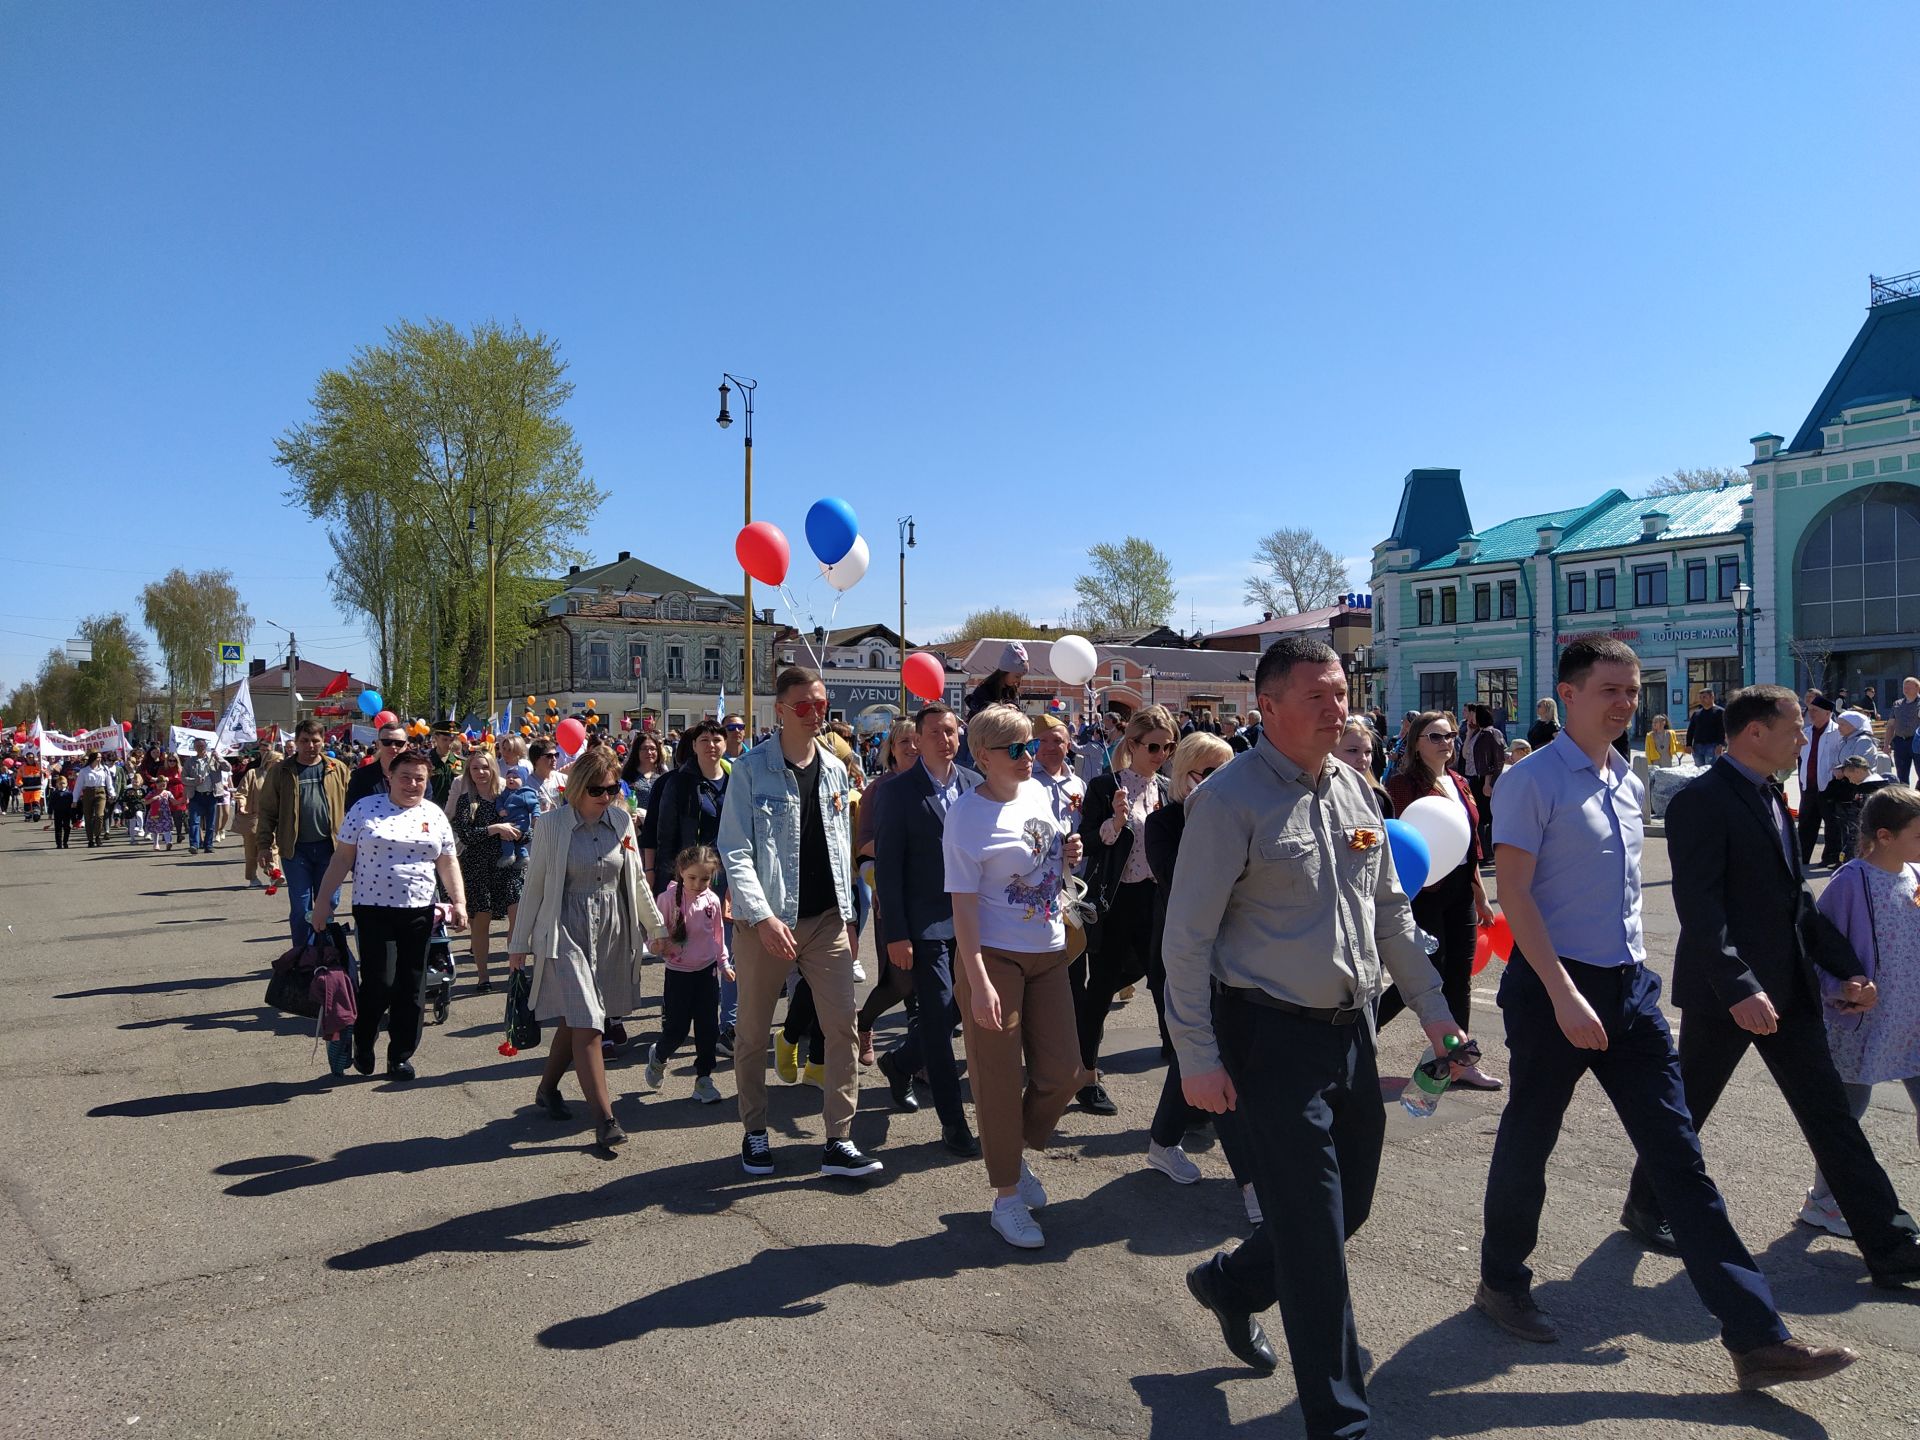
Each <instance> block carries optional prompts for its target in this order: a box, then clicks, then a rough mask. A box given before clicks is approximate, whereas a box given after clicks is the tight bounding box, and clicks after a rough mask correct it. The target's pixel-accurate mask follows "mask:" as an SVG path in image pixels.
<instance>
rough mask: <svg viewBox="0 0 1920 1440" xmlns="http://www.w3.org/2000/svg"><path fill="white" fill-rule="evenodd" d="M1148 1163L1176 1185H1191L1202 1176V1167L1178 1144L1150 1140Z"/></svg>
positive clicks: (1148, 1144)
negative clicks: (1163, 1143) (1189, 1157)
mask: <svg viewBox="0 0 1920 1440" xmlns="http://www.w3.org/2000/svg"><path fill="white" fill-rule="evenodd" d="M1147 1164H1149V1165H1151V1166H1152V1167H1153V1168H1154V1169H1156V1170H1158V1171H1159V1172H1160V1173H1161V1174H1162V1175H1165V1176H1166V1177H1167V1178H1168V1179H1170V1180H1172V1181H1173V1182H1174V1184H1176V1185H1191V1184H1193V1182H1194V1181H1196V1180H1198V1179H1199V1178H1200V1167H1199V1166H1198V1165H1196V1164H1194V1163H1193V1161H1191V1160H1189V1159H1188V1158H1187V1152H1186V1151H1184V1150H1182V1149H1181V1148H1180V1147H1179V1146H1178V1145H1161V1144H1157V1143H1156V1142H1154V1141H1152V1140H1149V1141H1148V1142H1147Z"/></svg>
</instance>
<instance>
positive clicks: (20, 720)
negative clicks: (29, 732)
mask: <svg viewBox="0 0 1920 1440" xmlns="http://www.w3.org/2000/svg"><path fill="white" fill-rule="evenodd" d="M39 713H40V687H39V686H37V685H35V684H34V683H33V681H31V680H22V681H21V682H20V683H19V684H18V685H16V686H14V687H13V689H11V690H9V691H8V692H7V698H6V701H5V702H4V703H0V720H5V721H6V722H7V725H8V727H9V728H11V727H12V726H15V725H20V724H24V723H25V722H27V721H30V720H32V719H33V717H34V716H36V715H38V714H39Z"/></svg>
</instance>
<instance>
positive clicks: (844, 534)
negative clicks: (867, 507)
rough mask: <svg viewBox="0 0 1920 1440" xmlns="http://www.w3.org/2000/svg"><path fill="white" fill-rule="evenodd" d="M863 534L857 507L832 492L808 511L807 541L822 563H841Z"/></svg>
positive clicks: (817, 501) (814, 503) (815, 502)
mask: <svg viewBox="0 0 1920 1440" xmlns="http://www.w3.org/2000/svg"><path fill="white" fill-rule="evenodd" d="M859 534H860V521H859V519H858V518H857V517H856V516H855V515H854V513H853V507H852V506H851V505H849V504H847V502H846V501H844V500H836V499H835V498H834V497H833V496H831V495H829V496H828V497H827V498H826V499H824V500H816V501H814V502H813V508H812V509H811V510H809V511H807V544H808V545H810V546H811V547H813V553H814V554H815V555H817V556H818V557H819V558H820V563H821V564H822V565H838V564H839V563H840V562H841V561H842V560H844V559H846V558H847V552H848V551H849V550H851V549H853V542H854V540H855V539H857V538H858V537H859Z"/></svg>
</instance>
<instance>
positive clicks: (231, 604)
mask: <svg viewBox="0 0 1920 1440" xmlns="http://www.w3.org/2000/svg"><path fill="white" fill-rule="evenodd" d="M140 613H141V616H142V618H143V619H145V621H146V622H147V628H148V629H149V630H151V631H153V634H154V638H155V639H157V640H158V641H159V642H160V658H161V662H162V664H163V665H164V666H165V667H166V672H167V719H168V722H169V723H172V721H173V720H174V718H175V716H176V714H177V711H178V706H179V702H180V700H181V699H183V698H185V699H190V700H204V699H208V698H210V696H211V693H212V690H213V679H214V659H213V656H214V647H215V646H216V645H218V644H219V643H220V642H221V641H222V640H238V641H240V642H241V643H242V644H245V643H246V641H247V640H248V639H250V638H251V637H252V635H253V617H252V616H251V615H249V614H248V613H247V607H246V605H245V604H243V603H242V602H241V599H240V592H239V591H238V590H236V589H235V588H234V584H233V572H232V571H230V570H200V571H197V572H195V573H194V574H191V575H189V574H188V573H187V572H186V571H184V570H182V569H179V568H178V567H175V568H174V569H172V570H170V571H168V572H167V574H166V575H165V576H164V577H162V578H161V579H159V580H155V581H153V582H152V583H151V584H149V585H147V587H146V588H145V589H143V590H142V591H141V592H140Z"/></svg>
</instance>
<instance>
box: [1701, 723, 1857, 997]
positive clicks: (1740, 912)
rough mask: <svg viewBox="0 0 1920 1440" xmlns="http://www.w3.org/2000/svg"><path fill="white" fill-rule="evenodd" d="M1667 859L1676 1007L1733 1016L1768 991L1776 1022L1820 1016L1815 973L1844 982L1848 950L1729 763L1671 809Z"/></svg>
mask: <svg viewBox="0 0 1920 1440" xmlns="http://www.w3.org/2000/svg"><path fill="white" fill-rule="evenodd" d="M1667 854H1668V857H1669V859H1670V860H1671V861H1672V865H1673V908H1674V910H1675V911H1676V912H1677V913H1678V915H1679V917H1680V945H1679V949H1678V951H1677V952H1676V953H1675V955H1674V962H1673V1002H1674V1004H1676V1005H1678V1006H1679V1007H1680V1008H1681V1009H1682V1010H1686V1009H1689V1008H1691V1007H1692V1006H1695V1005H1702V1006H1708V1005H1713V1006H1719V1007H1721V1008H1722V1009H1730V1008H1731V1007H1733V1006H1734V1005H1737V1004H1739V1003H1740V1001H1742V1000H1745V999H1746V998H1747V997H1749V996H1751V995H1756V994H1758V993H1759V992H1760V991H1762V990H1764V991H1766V993H1767V996H1768V998H1769V999H1770V1000H1772V1001H1773V1007H1774V1009H1775V1010H1777V1011H1779V1012H1780V1013H1781V1014H1783V1015H1784V1014H1788V1013H1790V1012H1792V1011H1794V1010H1801V1009H1809V1008H1810V1009H1813V1010H1815V1011H1817V1010H1818V1007H1819V1005H1820V991H1819V986H1818V984H1817V982H1816V981H1815V978H1814V967H1815V966H1819V967H1820V968H1821V969H1824V970H1827V971H1829V972H1830V973H1832V974H1834V975H1837V976H1839V977H1841V978H1842V979H1850V978H1851V977H1853V976H1854V975H1857V974H1858V973H1859V972H1860V966H1859V963H1858V962H1857V961H1856V960H1855V959H1854V955H1853V947H1852V946H1850V945H1849V944H1848V943H1847V941H1846V938H1845V937H1844V936H1842V935H1841V934H1840V932H1839V931H1838V930H1837V929H1835V928H1834V926H1833V923H1832V922H1831V921H1829V920H1828V919H1827V918H1826V917H1825V916H1824V915H1822V914H1821V913H1820V912H1819V910H1818V909H1817V908H1816V907H1815V905H1814V900H1813V895H1812V893H1811V892H1810V891H1809V890H1808V889H1807V883H1806V877H1805V875H1804V874H1802V872H1801V868H1800V849H1799V846H1798V845H1797V844H1796V845H1794V846H1793V847H1792V850H1791V852H1790V853H1789V851H1788V850H1786V849H1785V848H1783V846H1782V841H1781V830H1780V824H1779V820H1778V819H1777V817H1776V816H1773V815H1769V814H1768V806H1767V804H1766V801H1765V800H1764V799H1763V797H1762V796H1761V794H1760V792H1759V790H1758V789H1757V788H1756V787H1755V786H1754V784H1753V782H1752V781H1750V780H1748V779H1747V777H1746V776H1744V775H1742V774H1741V773H1740V772H1739V771H1738V770H1736V769H1735V768H1734V767H1733V765H1732V764H1731V763H1729V762H1728V761H1727V760H1725V759H1721V760H1718V761H1716V762H1714V765H1713V767H1712V768H1711V769H1710V770H1708V771H1707V773H1706V774H1704V775H1702V776H1701V777H1700V778H1699V779H1697V780H1695V781H1694V782H1693V783H1692V784H1690V785H1688V786H1687V787H1686V788H1685V789H1683V790H1681V791H1680V792H1679V794H1677V795H1675V796H1674V797H1673V799H1672V801H1671V802H1669V804H1668V805H1667Z"/></svg>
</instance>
